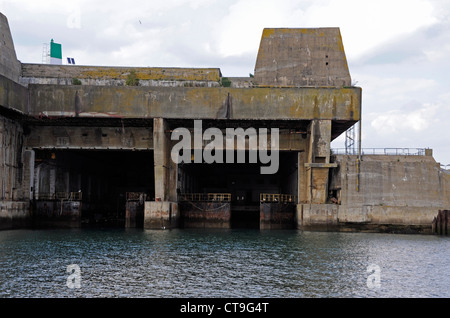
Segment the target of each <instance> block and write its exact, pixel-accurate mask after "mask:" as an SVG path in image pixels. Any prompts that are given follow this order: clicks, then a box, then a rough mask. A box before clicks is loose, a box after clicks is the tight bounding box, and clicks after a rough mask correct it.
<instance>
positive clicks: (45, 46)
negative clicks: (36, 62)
mask: <svg viewBox="0 0 450 318" xmlns="http://www.w3.org/2000/svg"><path fill="white" fill-rule="evenodd" d="M49 57H50V50H49V45H48V43H44V44H43V45H42V64H48V63H49Z"/></svg>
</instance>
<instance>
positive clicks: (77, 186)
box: [35, 150, 155, 227]
mask: <svg viewBox="0 0 450 318" xmlns="http://www.w3.org/2000/svg"><path fill="white" fill-rule="evenodd" d="M35 172H36V173H35V174H36V179H37V180H36V182H37V186H36V189H35V191H37V192H38V193H35V198H38V199H39V198H42V197H47V198H48V197H50V198H51V197H57V196H58V195H59V196H61V193H79V194H80V203H81V225H82V226H102V227H103V226H114V227H124V226H125V216H126V203H127V198H130V193H133V194H135V193H141V194H142V195H143V196H142V197H141V198H139V199H140V200H141V201H142V199H144V200H145V199H147V200H154V184H155V183H154V164H153V152H152V151H115V150H98V151H96V150H37V151H36V159H35ZM140 215H141V214H140ZM140 217H142V218H143V215H141V216H140ZM133 224H136V226H142V225H143V220H140V219H139V220H136V222H135V223H133Z"/></svg>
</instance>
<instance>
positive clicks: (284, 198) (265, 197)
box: [259, 193, 296, 203]
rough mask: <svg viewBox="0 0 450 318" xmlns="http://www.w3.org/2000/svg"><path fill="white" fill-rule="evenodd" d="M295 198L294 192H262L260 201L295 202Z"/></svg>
mask: <svg viewBox="0 0 450 318" xmlns="http://www.w3.org/2000/svg"><path fill="white" fill-rule="evenodd" d="M295 198H296V197H295V195H292V194H278V193H261V194H260V195H259V201H260V202H278V203H295V202H296V201H295Z"/></svg>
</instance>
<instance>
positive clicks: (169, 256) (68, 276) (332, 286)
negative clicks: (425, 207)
mask: <svg viewBox="0 0 450 318" xmlns="http://www.w3.org/2000/svg"><path fill="white" fill-rule="evenodd" d="M449 265H450V238H449V237H441V236H432V235H404V234H403V235H400V234H399V235H397V234H379V233H330V232H302V231H298V230H282V231H274V230H271V231H262V230H249V229H231V230H194V229H176V230H144V229H70V230H13V231H0V297H2V298H28V297H33V298H36V297H39V298H56V297H57V298H74V297H77V298H78V297H80V298H81V297H94V298H97V297H102V298H104V297H106V298H112V297H114V298H115V297H127V298H131V297H140V298H142V297H145V298H147V297H148V298H150V297H151V298H155V297H156V298H159V297H164V298H178V297H183V298H184V297H196V298H203V297H208V298H211V297H237V298H241V297H242V298H243V297H246V298H247V297H249V298H253V297H257V298H294V297H295V298H298V297H308V298H310V297H312V298H315V297H329V298H339V297H351V298H360V297H363V298H365V297H370V298H372V297H377V298H378V297H380V298H383V297H402V298H409V297H426V298H442V297H450V275H448V270H449V268H450V266H449Z"/></svg>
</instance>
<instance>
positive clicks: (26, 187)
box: [22, 150, 35, 200]
mask: <svg viewBox="0 0 450 318" xmlns="http://www.w3.org/2000/svg"><path fill="white" fill-rule="evenodd" d="M34 158H35V153H34V150H25V151H24V154H23V189H22V191H23V198H24V199H25V200H32V199H33V187H34Z"/></svg>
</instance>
